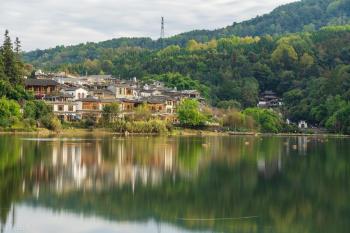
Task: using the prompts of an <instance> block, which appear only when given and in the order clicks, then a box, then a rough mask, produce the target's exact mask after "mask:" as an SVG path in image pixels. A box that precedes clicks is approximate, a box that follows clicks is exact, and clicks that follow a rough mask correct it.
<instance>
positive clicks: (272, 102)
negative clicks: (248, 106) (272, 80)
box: [257, 91, 282, 108]
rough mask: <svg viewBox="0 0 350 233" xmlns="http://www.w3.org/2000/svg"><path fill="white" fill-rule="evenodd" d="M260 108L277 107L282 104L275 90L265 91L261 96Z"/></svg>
mask: <svg viewBox="0 0 350 233" xmlns="http://www.w3.org/2000/svg"><path fill="white" fill-rule="evenodd" d="M257 106H258V107H259V108H277V107H280V106H282V101H281V99H280V98H279V97H277V95H276V93H275V92H273V91H265V92H263V93H261V95H260V97H259V103H258V105H257Z"/></svg>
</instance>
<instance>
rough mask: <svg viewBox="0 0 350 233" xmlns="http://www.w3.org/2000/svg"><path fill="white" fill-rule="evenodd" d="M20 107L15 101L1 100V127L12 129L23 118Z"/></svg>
mask: <svg viewBox="0 0 350 233" xmlns="http://www.w3.org/2000/svg"><path fill="white" fill-rule="evenodd" d="M21 117H22V116H21V113H20V106H19V104H18V103H17V102H16V101H14V100H8V99H6V98H4V97H2V98H1V99H0V126H1V127H10V126H12V125H13V124H14V123H15V122H16V121H18V120H19V119H20V118H21Z"/></svg>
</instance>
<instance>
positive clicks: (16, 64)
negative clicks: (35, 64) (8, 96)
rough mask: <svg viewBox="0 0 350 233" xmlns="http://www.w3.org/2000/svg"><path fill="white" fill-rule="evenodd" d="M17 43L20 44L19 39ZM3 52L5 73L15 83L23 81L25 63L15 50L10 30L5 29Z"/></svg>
mask: <svg viewBox="0 0 350 233" xmlns="http://www.w3.org/2000/svg"><path fill="white" fill-rule="evenodd" d="M16 43H18V46H19V44H20V43H19V40H18V41H17V42H16ZM18 49H19V47H18ZM1 54H2V58H3V64H4V73H5V75H6V76H7V78H8V80H9V81H10V83H11V84H13V85H17V84H20V83H22V73H23V72H22V69H23V64H22V62H21V61H20V58H19V55H18V56H17V55H16V54H15V52H14V51H13V44H12V42H11V38H10V36H9V31H8V30H6V31H5V36H4V43H3V45H2V47H1Z"/></svg>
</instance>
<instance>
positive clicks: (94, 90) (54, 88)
mask: <svg viewBox="0 0 350 233" xmlns="http://www.w3.org/2000/svg"><path fill="white" fill-rule="evenodd" d="M25 88H26V90H27V91H30V92H32V93H33V94H34V95H35V98H36V99H40V100H44V101H45V102H46V103H47V104H48V105H50V106H52V109H53V112H54V114H55V115H56V116H58V117H59V118H60V119H62V120H66V121H74V120H81V119H85V118H88V117H89V118H91V117H93V118H95V119H96V120H97V121H98V120H99V119H100V118H101V117H102V113H103V107H104V106H106V105H109V104H112V103H119V106H120V111H121V116H123V117H124V116H126V115H130V114H133V113H134V112H135V109H136V108H137V107H138V106H140V105H143V104H146V106H147V107H148V108H149V110H150V112H151V113H152V116H153V117H154V118H157V119H162V120H170V121H176V117H175V112H176V107H177V106H178V104H179V103H180V102H181V101H182V100H183V99H185V98H191V99H196V100H198V101H200V102H201V103H204V99H203V98H202V97H201V96H200V93H199V92H198V91H196V90H183V91H178V90H176V89H171V88H167V87H165V86H164V84H163V83H161V82H158V81H154V82H153V83H150V84H149V83H143V82H140V81H138V80H137V79H136V78H133V79H132V80H120V79H117V78H114V77H112V76H111V75H92V76H84V77H66V76H58V75H56V76H48V75H44V74H42V73H40V74H38V75H36V78H35V79H34V78H31V79H26V80H25Z"/></svg>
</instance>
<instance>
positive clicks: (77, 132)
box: [0, 128, 350, 138]
mask: <svg viewBox="0 0 350 233" xmlns="http://www.w3.org/2000/svg"><path fill="white" fill-rule="evenodd" d="M0 135H36V136H59V137H60V136H71V137H76V136H255V137H268V136H274V137H303V136H306V137H337V138H350V135H341V134H332V133H320V134H306V133H277V134H274V133H257V132H232V131H230V132H215V131H209V130H195V129H175V130H173V131H172V132H168V133H164V134H149V133H115V132H112V131H111V130H109V129H105V128H96V129H63V130H61V131H59V132H55V131H50V130H47V129H43V128H40V129H37V130H34V131H16V130H13V131H0Z"/></svg>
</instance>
